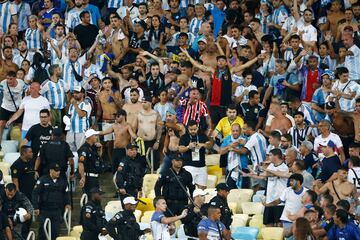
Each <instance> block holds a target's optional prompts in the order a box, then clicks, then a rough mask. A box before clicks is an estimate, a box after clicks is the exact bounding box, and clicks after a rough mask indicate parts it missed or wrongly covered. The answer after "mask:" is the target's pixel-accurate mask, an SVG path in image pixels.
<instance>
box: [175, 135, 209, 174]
mask: <svg viewBox="0 0 360 240" xmlns="http://www.w3.org/2000/svg"><path fill="white" fill-rule="evenodd" d="M207 141H209V138H208V137H207V136H206V135H205V134H202V133H200V134H198V135H196V136H191V135H190V134H188V133H187V134H185V135H183V136H181V138H180V142H179V145H180V146H187V145H189V143H190V142H198V143H206V142H207ZM195 151H196V149H192V150H191V149H189V150H188V151H187V152H185V153H183V157H184V166H193V167H205V148H204V147H202V148H200V150H199V152H198V153H199V158H198V160H196V159H193V156H196V155H197V154H196V153H195Z"/></svg>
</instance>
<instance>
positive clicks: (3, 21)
mask: <svg viewBox="0 0 360 240" xmlns="http://www.w3.org/2000/svg"><path fill="white" fill-rule="evenodd" d="M0 9H1V13H0V14H1V15H0V27H1V30H2V32H3V33H7V31H8V29H9V24H10V23H11V16H12V15H15V14H16V12H15V11H14V8H13V7H12V3H11V2H10V1H6V2H4V3H0Z"/></svg>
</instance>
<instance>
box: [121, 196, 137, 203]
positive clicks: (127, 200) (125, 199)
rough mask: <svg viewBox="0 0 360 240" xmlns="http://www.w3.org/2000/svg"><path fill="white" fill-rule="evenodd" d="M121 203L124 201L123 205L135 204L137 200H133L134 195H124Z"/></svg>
mask: <svg viewBox="0 0 360 240" xmlns="http://www.w3.org/2000/svg"><path fill="white" fill-rule="evenodd" d="M123 203H124V205H126V204H132V205H135V204H137V203H138V202H137V201H136V200H135V198H134V197H126V198H124V200H123Z"/></svg>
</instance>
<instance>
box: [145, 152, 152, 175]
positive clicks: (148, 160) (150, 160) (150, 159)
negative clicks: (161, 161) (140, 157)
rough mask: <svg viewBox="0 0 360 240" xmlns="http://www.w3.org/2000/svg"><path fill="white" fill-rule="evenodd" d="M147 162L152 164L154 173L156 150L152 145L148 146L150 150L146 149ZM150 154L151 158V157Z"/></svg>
mask: <svg viewBox="0 0 360 240" xmlns="http://www.w3.org/2000/svg"><path fill="white" fill-rule="evenodd" d="M145 156H146V162H147V164H148V165H150V168H151V170H150V173H151V174H153V173H154V150H153V149H152V148H151V147H150V148H148V150H147V151H146V155H145ZM149 156H150V158H149Z"/></svg>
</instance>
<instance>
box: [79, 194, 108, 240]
mask: <svg viewBox="0 0 360 240" xmlns="http://www.w3.org/2000/svg"><path fill="white" fill-rule="evenodd" d="M89 194H90V200H89V201H88V202H87V203H86V204H85V205H84V206H83V208H82V209H81V216H80V224H81V225H82V226H83V232H82V233H81V236H80V239H81V240H98V239H99V238H98V237H99V235H102V236H105V235H106V234H107V231H106V228H105V227H106V220H105V212H104V210H103V209H102V207H101V199H102V195H103V194H104V192H103V191H101V190H100V189H99V188H98V187H94V188H91V189H90V190H89Z"/></svg>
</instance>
